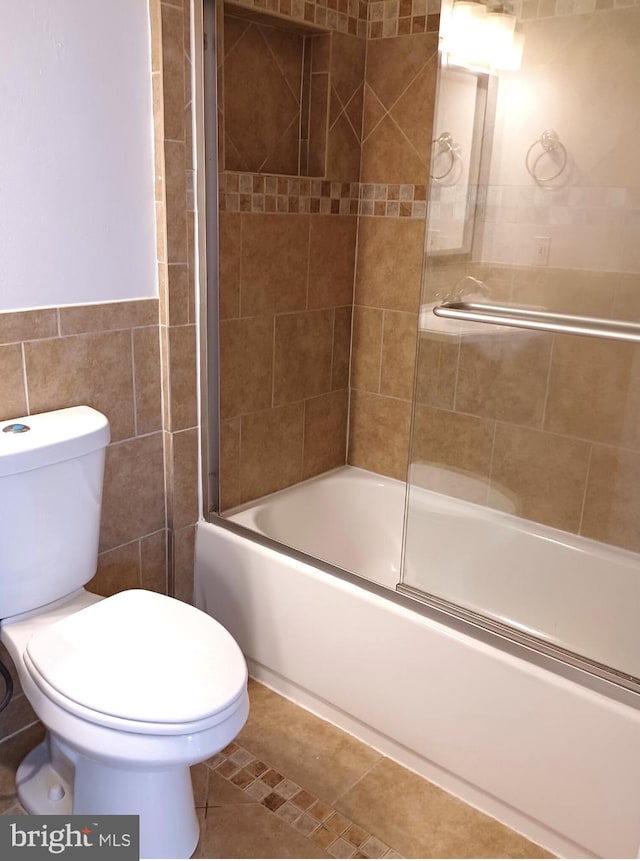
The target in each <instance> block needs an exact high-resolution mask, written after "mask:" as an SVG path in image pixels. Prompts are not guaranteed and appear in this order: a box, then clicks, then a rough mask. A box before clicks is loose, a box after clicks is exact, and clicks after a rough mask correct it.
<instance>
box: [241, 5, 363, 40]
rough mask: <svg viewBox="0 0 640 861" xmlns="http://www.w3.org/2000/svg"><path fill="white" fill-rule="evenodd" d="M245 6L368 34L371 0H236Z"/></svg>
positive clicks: (331, 28)
mask: <svg viewBox="0 0 640 861" xmlns="http://www.w3.org/2000/svg"><path fill="white" fill-rule="evenodd" d="M234 2H235V3H238V4H239V5H241V6H248V7H250V8H254V9H259V10H264V11H266V12H276V13H278V14H280V15H286V16H287V17H288V18H294V19H295V20H297V21H306V22H307V23H309V24H317V25H318V26H319V27H326V28H327V29H329V30H337V31H338V32H339V33H350V34H351V35H352V36H361V37H363V38H364V37H366V35H367V0H234Z"/></svg>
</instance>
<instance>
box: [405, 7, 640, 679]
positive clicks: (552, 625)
mask: <svg viewBox="0 0 640 861" xmlns="http://www.w3.org/2000/svg"><path fill="white" fill-rule="evenodd" d="M518 31H521V32H522V36H523V39H524V51H523V55H522V65H521V67H520V68H519V69H517V70H515V69H508V70H496V69H493V70H491V76H490V77H491V82H490V84H489V85H488V87H487V93H488V97H487V100H486V106H487V107H486V110H485V113H484V115H483V128H482V133H481V136H480V137H481V140H482V145H481V147H480V151H479V155H478V158H479V162H478V170H477V178H478V185H477V186H473V185H470V186H469V188H468V189H467V190H466V192H465V198H466V200H467V202H468V201H470V200H471V201H473V207H472V212H470V213H469V212H468V214H467V218H469V219H470V220H471V222H472V229H471V241H470V245H469V248H466V249H458V250H457V253H452V251H451V250H450V249H448V248H447V244H446V242H445V241H443V238H442V236H441V233H442V231H443V230H444V225H445V224H446V218H447V217H448V215H449V214H450V210H449V209H447V208H446V207H445V204H444V203H443V200H445V199H446V200H448V199H452V200H453V199H455V196H456V195H455V193H454V192H452V191H451V190H447V191H446V193H445V192H444V190H443V188H442V187H441V181H440V180H439V179H437V177H439V176H440V175H441V174H442V169H439V171H438V172H436V171H435V170H434V171H433V172H432V180H431V187H430V192H429V220H428V236H429V241H428V247H427V264H426V267H425V277H424V282H423V291H422V307H421V315H420V330H419V339H418V340H419V343H418V356H417V373H416V386H415V392H414V407H413V419H412V421H413V424H412V443H411V453H410V466H409V490H408V503H407V517H406V529H405V546H404V557H403V571H402V584H401V586H400V587H399V588H400V589H401V591H404V592H406V593H408V594H412V595H414V596H415V597H418V598H422V599H423V600H427V601H430V602H431V603H434V604H436V605H437V606H442V607H445V608H448V609H451V608H453V610H454V612H458V613H460V614H462V615H464V616H467V617H468V618H470V619H471V620H472V621H476V622H477V623H479V624H481V625H483V626H485V627H492V628H495V629H497V630H499V631H500V632H502V633H507V635H509V636H513V637H514V638H516V639H525V640H526V639H527V638H533V639H534V641H535V642H537V643H538V644H544V645H547V646H549V647H551V648H552V649H560V650H562V653H563V654H566V657H567V659H570V660H572V659H573V658H572V656H573V657H575V659H576V660H578V661H580V660H582V659H586V661H587V662H588V663H590V664H591V665H592V666H596V665H599V666H600V667H604V668H610V669H611V670H612V672H613V673H614V674H615V673H620V674H622V675H627V676H632V677H634V678H635V679H638V678H640V637H638V635H637V634H636V633H635V632H634V627H635V623H634V619H633V617H632V614H633V608H635V607H637V606H638V602H639V599H640V555H638V554H639V553H640V344H639V343H638V342H637V341H638V335H639V334H640V327H638V324H639V323H640V166H639V165H638V163H637V159H634V157H633V153H632V151H631V149H630V147H629V140H631V139H632V126H633V125H634V123H635V122H636V116H637V111H636V109H635V107H634V105H637V104H638V101H639V99H640V78H638V75H637V73H636V72H634V69H635V68H636V67H637V52H638V50H639V49H640V7H638V6H634V7H625V8H624V9H622V8H621V9H611V10H598V11H594V12H592V13H587V14H569V15H563V16H560V15H556V16H551V17H548V18H544V19H542V18H540V19H527V20H526V21H520V22H519V23H518ZM596 55H597V56H598V57H600V58H602V62H598V63H597V64H594V62H593V58H594V56H596ZM451 61H452V58H451V57H447V55H445V54H442V55H441V64H442V66H443V68H444V67H445V66H446V65H447V63H449V64H450V63H451ZM456 62H461V60H460V58H459V57H458V58H456ZM441 80H444V77H443V76H441ZM440 83H441V82H439V90H438V96H437V108H436V129H435V133H434V137H435V138H436V140H438V134H439V133H440V131H442V130H441V129H439V126H438V122H439V118H440V117H442V116H444V115H446V116H447V121H448V122H449V123H452V122H453V120H452V117H454V116H455V112H452V108H451V105H449V110H448V113H446V114H444V113H443V112H442V110H441V108H442V105H443V104H444V102H445V101H446V100H447V98H448V95H447V89H446V87H443V86H440ZM439 158H440V163H441V162H442V154H440V156H439ZM434 164H435V163H434ZM440 168H441V164H440ZM434 174H435V176H436V179H434ZM442 305H447V306H449V307H453V309H454V314H453V318H444V317H441V316H437V315H436V314H435V313H434V309H438V308H439V307H440V306H442ZM456 310H457V311H458V312H460V311H461V312H462V313H459V314H457V315H456V313H455V311H456ZM469 312H471V313H469ZM576 318H579V319H576ZM504 323H508V324H509V325H504Z"/></svg>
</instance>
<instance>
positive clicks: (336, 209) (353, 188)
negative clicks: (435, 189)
mask: <svg viewBox="0 0 640 861" xmlns="http://www.w3.org/2000/svg"><path fill="white" fill-rule="evenodd" d="M426 201H427V186H426V185H411V184H403V185H391V184H385V183H376V184H373V183H358V182H329V181H328V180H323V179H307V178H297V177H286V176H274V175H265V174H255V173H235V172H232V171H225V172H224V173H223V174H221V175H220V189H219V203H220V211H222V212H280V213H284V212H303V213H310V214H319V215H377V216H385V217H387V218H424V217H425V216H426V212H427V204H426Z"/></svg>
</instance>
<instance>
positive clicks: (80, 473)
mask: <svg viewBox="0 0 640 861" xmlns="http://www.w3.org/2000/svg"><path fill="white" fill-rule="evenodd" d="M108 443H109V422H108V421H107V419H106V418H105V416H103V415H102V413H99V412H98V411H97V410H94V409H92V408H91V407H85V406H80V407H70V408H68V409H63V410H55V411H53V412H49V413H39V414H38V415H32V416H25V417H23V418H19V419H11V420H10V421H3V422H0V619H6V618H8V617H10V616H15V615H16V614H18V613H25V612H27V611H29V610H35V609H36V608H38V607H41V606H43V605H44V604H49V603H50V602H51V601H55V600H57V599H58V598H63V597H64V596H65V595H68V594H70V593H71V592H73V591H75V590H76V589H79V588H80V587H81V586H83V585H84V584H85V583H87V582H88V581H89V580H90V579H91V578H92V577H93V575H94V574H95V571H96V567H97V560H98V538H99V533H100V506H101V502H102V477H103V471H104V457H105V449H106V447H107V445H108Z"/></svg>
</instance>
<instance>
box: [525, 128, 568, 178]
mask: <svg viewBox="0 0 640 861" xmlns="http://www.w3.org/2000/svg"><path fill="white" fill-rule="evenodd" d="M538 146H539V147H542V149H541V151H540V152H539V153H538V154H537V155H536V156H535V158H533V159H532V155H533V151H534V150H535V148H536V147H538ZM551 153H559V155H560V159H559V161H560V166H559V167H558V169H557V171H556V172H555V173H553V174H551V175H550V176H540V173H541V170H540V168H539V162H540V159H542V158H544V156H545V155H550V154H551ZM568 160H569V156H568V154H567V148H566V147H565V145H564V144H563V143H562V141H561V140H560V138H559V137H558V135H557V134H556V132H554V131H553V129H545V131H543V132H542V134H541V135H540V138H539V139H538V140H537V141H534V142H533V143H532V144H531V146H530V147H529V149H528V150H527V155H526V156H525V160H524V163H525V167H526V168H527V173H528V174H529V176H531V177H532V178H533V179H534V180H535V181H536V182H537V183H538V184H539V185H545V184H546V183H548V182H553V180H554V179H558V177H559V176H560V175H561V174H562V173H563V172H564V170H565V168H566V166H567V162H568Z"/></svg>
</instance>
